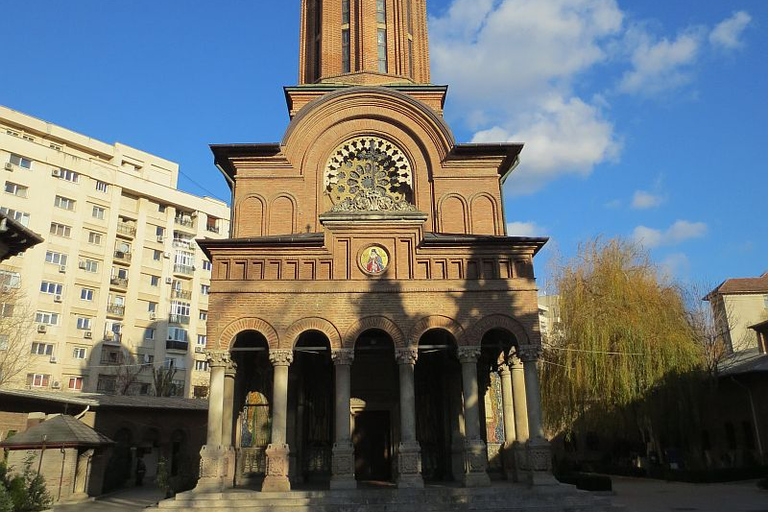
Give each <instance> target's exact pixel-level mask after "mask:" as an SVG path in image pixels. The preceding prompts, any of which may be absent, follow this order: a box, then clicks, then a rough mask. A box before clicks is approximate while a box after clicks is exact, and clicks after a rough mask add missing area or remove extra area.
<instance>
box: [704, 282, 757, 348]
mask: <svg viewBox="0 0 768 512" xmlns="http://www.w3.org/2000/svg"><path fill="white" fill-rule="evenodd" d="M705 299H706V300H708V301H709V302H710V304H711V306H712V312H713V315H714V317H715V322H716V323H717V326H718V331H719V332H721V333H722V334H723V337H724V340H725V342H726V344H727V345H728V347H729V348H730V350H731V351H732V352H738V351H741V350H748V349H755V348H758V337H757V334H756V332H755V331H754V330H752V329H750V327H751V326H753V325H756V324H759V323H761V322H764V321H766V320H768V272H766V273H764V274H763V275H761V276H760V277H747V278H738V279H727V280H726V281H724V282H723V283H722V284H721V285H720V286H718V287H717V288H715V289H714V290H712V291H711V292H710V293H709V294H708V295H707V296H706V297H705Z"/></svg>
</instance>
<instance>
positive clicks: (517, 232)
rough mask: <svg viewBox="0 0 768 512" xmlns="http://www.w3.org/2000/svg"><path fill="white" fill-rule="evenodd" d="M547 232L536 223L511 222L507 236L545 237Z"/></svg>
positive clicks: (508, 224)
mask: <svg viewBox="0 0 768 512" xmlns="http://www.w3.org/2000/svg"><path fill="white" fill-rule="evenodd" d="M545 233H546V230H545V229H544V228H542V227H541V226H539V225H538V224H536V223H535V222H509V223H507V234H508V235H509V236H543V235H544V234H545Z"/></svg>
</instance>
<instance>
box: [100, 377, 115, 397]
mask: <svg viewBox="0 0 768 512" xmlns="http://www.w3.org/2000/svg"><path fill="white" fill-rule="evenodd" d="M116 390H117V377H116V376H115V375H99V380H98V381H97V382H96V391H100V392H102V393H114V392H115V391H116Z"/></svg>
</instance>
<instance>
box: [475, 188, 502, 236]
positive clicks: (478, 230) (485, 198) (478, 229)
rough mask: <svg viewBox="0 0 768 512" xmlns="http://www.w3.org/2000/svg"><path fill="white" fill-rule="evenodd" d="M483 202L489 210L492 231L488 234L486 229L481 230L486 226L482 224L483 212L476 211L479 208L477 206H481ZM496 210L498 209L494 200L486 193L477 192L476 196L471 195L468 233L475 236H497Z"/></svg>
mask: <svg viewBox="0 0 768 512" xmlns="http://www.w3.org/2000/svg"><path fill="white" fill-rule="evenodd" d="M483 202H485V204H486V205H487V206H490V208H491V211H490V214H491V219H490V224H491V228H492V230H491V231H490V232H488V230H487V229H483V227H484V225H486V224H485V223H484V222H483V221H484V215H482V213H483V212H481V211H478V210H480V207H481V206H479V205H482V204H483ZM497 210H498V207H497V204H496V199H495V198H494V197H493V196H492V195H491V194H489V193H488V192H478V193H477V194H475V195H473V196H472V197H471V198H470V199H469V214H470V218H471V222H470V226H469V227H470V232H471V233H472V234H475V235H487V234H493V235H498V234H499V233H498V231H499V229H498V227H499V226H498V214H497Z"/></svg>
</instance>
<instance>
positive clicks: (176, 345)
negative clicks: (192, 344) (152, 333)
mask: <svg viewBox="0 0 768 512" xmlns="http://www.w3.org/2000/svg"><path fill="white" fill-rule="evenodd" d="M165 349H166V350H183V351H184V352H186V351H187V350H188V349H189V342H188V341H177V340H165ZM178 369H179V370H181V369H182V368H178Z"/></svg>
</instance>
